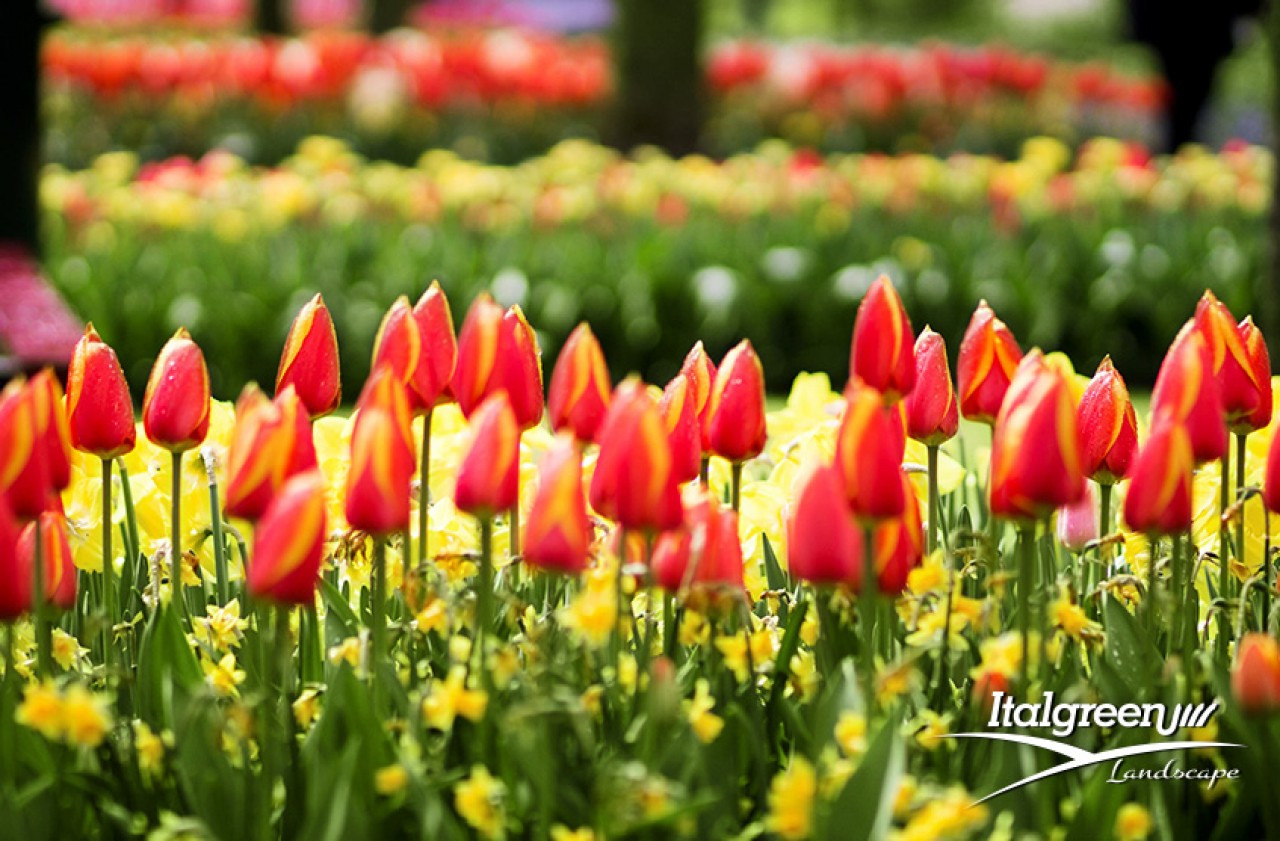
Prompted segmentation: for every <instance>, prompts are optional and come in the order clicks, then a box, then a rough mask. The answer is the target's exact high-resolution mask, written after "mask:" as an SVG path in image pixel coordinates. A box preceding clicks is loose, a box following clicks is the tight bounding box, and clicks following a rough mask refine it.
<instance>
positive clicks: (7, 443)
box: [0, 380, 70, 520]
mask: <svg viewBox="0 0 1280 841" xmlns="http://www.w3.org/2000/svg"><path fill="white" fill-rule="evenodd" d="M55 399H56V398H55V395H54V394H53V393H51V391H50V389H49V385H48V383H44V384H40V383H37V382H36V381H35V380H32V381H31V382H25V383H24V382H22V381H21V380H14V381H12V382H10V383H9V385H8V386H7V387H6V388H5V390H4V392H3V393H0V443H2V444H3V447H2V448H0V492H4V493H6V494H8V497H9V505H10V506H11V507H12V509H13V511H14V513H15V514H16V515H17V516H18V517H19V518H20V519H23V520H34V519H36V518H37V517H39V516H40V514H41V512H43V511H45V510H46V509H48V508H49V507H50V506H52V505H53V504H55V503H56V501H57V499H58V496H57V491H58V488H57V487H55V485H54V476H55V474H56V475H57V476H59V477H67V478H69V476H70V466H69V463H68V462H67V459H66V454H65V453H64V452H62V444H61V441H60V436H59V435H58V433H57V431H56V430H55V429H54V423H55V422H56V420H55V417H54V412H53V409H54V401H55ZM57 408H58V410H59V411H61V408H62V407H61V401H58V406H57ZM55 462H56V464H55ZM64 486H65V485H64Z"/></svg>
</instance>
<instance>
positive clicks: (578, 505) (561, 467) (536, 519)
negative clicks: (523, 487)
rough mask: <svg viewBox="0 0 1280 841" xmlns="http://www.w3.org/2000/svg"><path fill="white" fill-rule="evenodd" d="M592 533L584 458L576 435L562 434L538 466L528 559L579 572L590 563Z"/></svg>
mask: <svg viewBox="0 0 1280 841" xmlns="http://www.w3.org/2000/svg"><path fill="white" fill-rule="evenodd" d="M592 532H593V529H592V527H591V521H590V520H589V519H588V518H587V500H586V497H585V496H584V495H583V492H582V460H581V457H580V456H579V453H578V448H577V446H576V445H575V441H574V438H573V436H571V435H568V434H567V433H566V434H561V436H560V437H559V438H557V439H556V442H555V444H554V445H553V446H552V448H551V449H550V450H549V451H548V452H547V454H546V455H544V456H543V457H542V463H541V464H540V465H539V467H538V491H537V493H536V494H535V495H534V498H533V508H532V509H531V510H530V512H529V520H528V522H527V524H526V525H525V530H524V542H523V544H522V546H523V551H524V559H525V560H526V561H528V562H529V563H531V564H534V565H536V566H540V567H543V568H544V569H551V570H556V571H558V572H564V573H568V574H570V575H576V574H578V573H580V572H582V570H584V569H585V568H586V566H587V557H588V554H589V551H590V548H591V537H592Z"/></svg>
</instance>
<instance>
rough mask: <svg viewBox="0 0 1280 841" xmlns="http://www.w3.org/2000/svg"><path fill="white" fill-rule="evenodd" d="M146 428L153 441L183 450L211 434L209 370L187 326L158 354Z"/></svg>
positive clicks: (144, 418) (147, 397) (146, 404)
mask: <svg viewBox="0 0 1280 841" xmlns="http://www.w3.org/2000/svg"><path fill="white" fill-rule="evenodd" d="M142 428H143V431H145V432H146V434H147V439H148V440H150V441H151V442H152V443H153V444H155V445H157V446H160V447H163V448H165V449H166V450H169V451H171V452H175V453H180V452H184V451H186V450H190V449H192V448H194V447H197V446H199V445H200V443H201V442H202V441H204V438H205V435H207V434H208V433H209V371H208V369H206V368H205V364H204V354H203V353H201V352H200V347H199V345H197V344H196V343H195V342H193V341H192V340H191V336H190V334H188V333H187V331H186V329H179V330H178V332H177V333H174V334H173V338H171V339H170V340H169V341H168V342H167V343H166V344H165V346H164V347H163V348H162V349H161V350H160V355H159V356H158V357H156V362H155V365H154V366H153V367H152V369H151V378H150V379H149V380H148V381H147V391H146V394H145V395H144V396H143V398H142Z"/></svg>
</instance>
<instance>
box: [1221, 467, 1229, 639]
mask: <svg viewBox="0 0 1280 841" xmlns="http://www.w3.org/2000/svg"><path fill="white" fill-rule="evenodd" d="M1219 489H1220V491H1221V498H1220V503H1221V505H1220V508H1219V511H1218V513H1219V514H1220V515H1225V514H1226V513H1227V509H1228V508H1229V507H1230V506H1231V457H1230V455H1229V454H1227V453H1223V455H1222V481H1221V482H1220V483H1219ZM1227 555H1228V553H1227V524H1226V523H1225V522H1224V521H1223V520H1222V519H1221V518H1220V519H1219V520H1218V598H1219V599H1220V600H1221V601H1222V609H1221V610H1220V611H1219V612H1218V654H1219V656H1220V657H1221V658H1222V659H1223V662H1225V661H1226V657H1227V645H1228V641H1229V640H1230V639H1231V611H1230V610H1228V609H1227V606H1226V605H1227V601H1228V600H1229V599H1230V598H1231V562H1230V559H1229V558H1228V557H1227Z"/></svg>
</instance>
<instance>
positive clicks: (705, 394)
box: [680, 342, 716, 452]
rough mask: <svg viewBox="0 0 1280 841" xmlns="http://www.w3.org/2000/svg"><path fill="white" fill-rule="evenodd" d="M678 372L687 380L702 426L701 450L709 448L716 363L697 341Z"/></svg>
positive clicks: (707, 450)
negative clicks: (712, 390)
mask: <svg viewBox="0 0 1280 841" xmlns="http://www.w3.org/2000/svg"><path fill="white" fill-rule="evenodd" d="M680 373H681V374H684V376H685V379H687V380H688V381H689V393H690V394H691V395H693V398H694V401H693V404H694V409H695V411H696V412H697V413H698V423H699V424H701V426H702V451H703V452H709V451H710V450H711V412H709V411H708V409H709V408H710V406H711V387H712V386H713V385H714V384H715V381H716V365H715V363H714V362H712V361H711V357H710V356H708V355H707V351H706V349H705V348H703V346H702V342H698V343H696V344H695V345H694V346H693V349H692V350H690V351H689V353H688V355H686V356H685V358H684V363H683V364H682V365H681V366H680Z"/></svg>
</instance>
